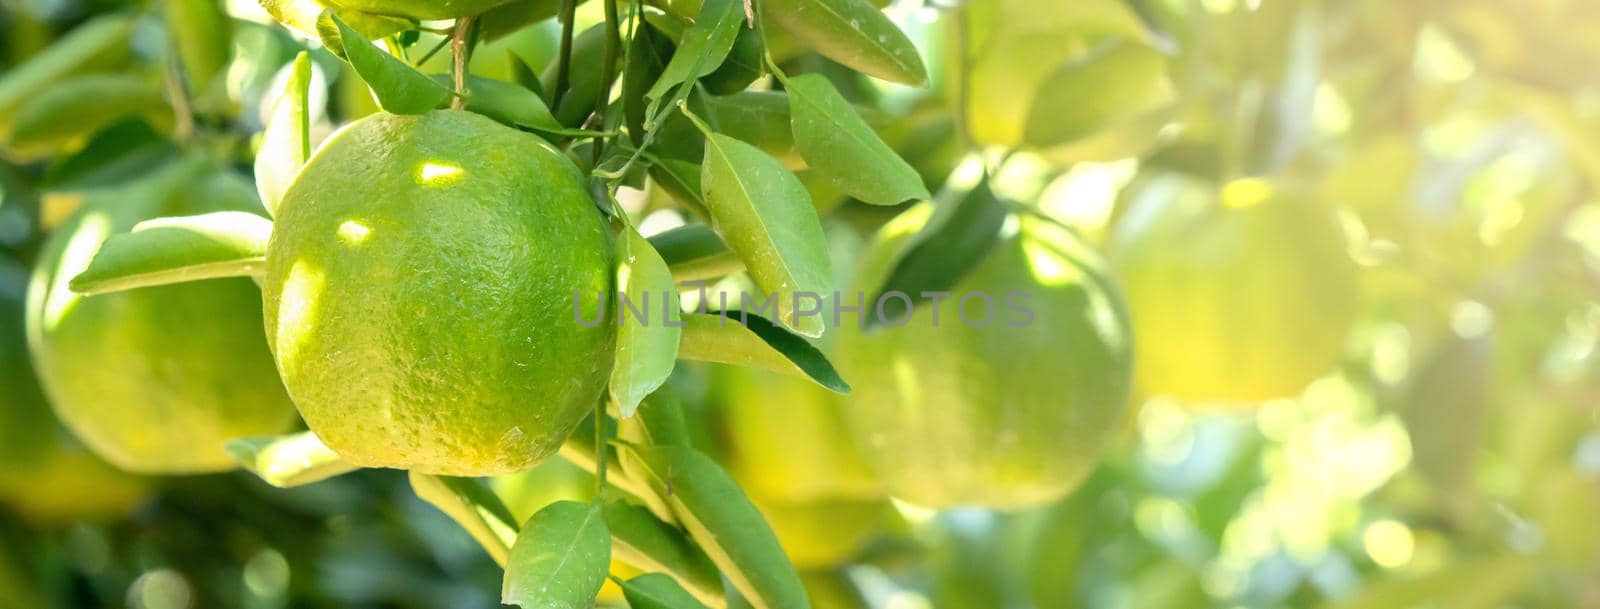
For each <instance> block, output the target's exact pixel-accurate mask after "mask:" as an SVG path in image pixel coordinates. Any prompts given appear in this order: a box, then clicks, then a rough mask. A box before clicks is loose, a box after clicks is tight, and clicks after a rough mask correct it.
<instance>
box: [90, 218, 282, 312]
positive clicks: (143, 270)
mask: <svg viewBox="0 0 1600 609" xmlns="http://www.w3.org/2000/svg"><path fill="white" fill-rule="evenodd" d="M271 234H272V222H270V221H268V220H267V219H265V218H262V217H261V216H257V215H255V214H252V213H248V212H242V211H220V212H213V213H209V214H202V215H198V216H181V217H176V218H157V219H155V220H146V221H144V222H140V223H138V224H136V225H134V227H133V231H132V232H128V233H123V234H118V235H112V236H111V238H110V239H107V240H106V242H105V245H103V246H101V247H100V252H99V253H97V254H95V257H94V260H93V261H91V262H90V263H89V268H87V269H85V270H84V271H83V272H82V273H79V274H78V276H76V277H73V278H72V281H71V283H70V284H69V286H70V287H71V288H72V291H74V292H77V293H79V294H104V293H106V292H119V291H122V290H130V289H133V288H142V287H146V286H153V285H166V284H170V283H182V282H185V281H195V280H199V279H212V278H216V277H244V276H252V275H257V274H260V273H261V272H262V270H263V268H264V266H265V264H266V255H267V237H268V236H269V235H271Z"/></svg>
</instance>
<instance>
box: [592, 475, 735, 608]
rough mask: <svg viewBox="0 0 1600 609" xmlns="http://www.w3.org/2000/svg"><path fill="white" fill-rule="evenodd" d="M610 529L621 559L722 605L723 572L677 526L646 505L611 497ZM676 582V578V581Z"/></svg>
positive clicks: (607, 509) (608, 509)
mask: <svg viewBox="0 0 1600 609" xmlns="http://www.w3.org/2000/svg"><path fill="white" fill-rule="evenodd" d="M605 517H606V527H607V528H609V529H610V530H611V551H612V552H613V553H614V554H615V555H616V557H617V559H618V560H621V561H622V562H624V563H626V564H628V565H629V566H632V567H634V568H636V569H639V570H641V571H653V572H659V573H664V574H666V575H668V576H671V577H670V579H676V580H677V582H682V583H683V586H684V587H686V588H687V589H688V590H691V591H692V592H686V593H685V594H693V596H692V597H691V598H698V599H700V601H701V602H704V603H707V604H711V605H718V606H720V605H722V604H723V603H724V602H725V601H724V600H723V596H722V575H721V574H719V573H718V572H717V566H716V565H715V564H714V563H712V562H711V557H709V556H706V553H705V552H702V551H701V550H700V548H699V547H698V546H696V545H694V543H693V542H691V541H689V537H688V536H687V535H686V534H685V533H684V532H683V531H681V530H679V529H678V528H677V527H674V526H672V525H670V524H667V523H665V522H662V521H661V520H660V519H658V518H656V517H655V516H654V515H652V514H651V513H650V510H648V509H645V508H644V507H641V506H637V505H633V504H630V503H626V502H622V501H612V502H610V503H608V504H606V507H605ZM677 582H674V584H676V583H677Z"/></svg>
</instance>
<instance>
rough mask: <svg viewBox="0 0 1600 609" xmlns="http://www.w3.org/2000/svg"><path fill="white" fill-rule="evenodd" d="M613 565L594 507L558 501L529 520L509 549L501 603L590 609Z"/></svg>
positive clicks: (597, 507)
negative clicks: (509, 554)
mask: <svg viewBox="0 0 1600 609" xmlns="http://www.w3.org/2000/svg"><path fill="white" fill-rule="evenodd" d="M610 565H611V534H610V533H609V532H607V530H606V520H605V517H604V516H603V513H602V511H601V509H600V504H598V503H578V502H576V501H557V502H555V503H552V504H550V505H547V506H545V507H544V509H541V510H539V511H538V512H537V513H535V514H534V515H533V517H532V518H529V519H528V523H527V524H526V525H525V526H523V527H522V533H520V534H519V535H517V542H516V545H513V546H512V547H511V559H510V561H509V562H507V563H506V576H505V585H504V586H503V587H502V589H501V594H500V597H501V598H500V602H503V603H505V604H508V605H517V606H519V607H524V608H525V609H588V608H589V607H592V606H594V597H595V595H597V594H599V593H600V586H601V585H603V584H604V583H605V581H606V572H607V569H609V568H610Z"/></svg>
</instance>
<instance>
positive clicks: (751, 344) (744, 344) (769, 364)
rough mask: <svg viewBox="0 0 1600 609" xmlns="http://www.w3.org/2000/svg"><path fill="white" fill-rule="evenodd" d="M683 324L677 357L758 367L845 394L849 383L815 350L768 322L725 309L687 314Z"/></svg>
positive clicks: (759, 317) (757, 317)
mask: <svg viewBox="0 0 1600 609" xmlns="http://www.w3.org/2000/svg"><path fill="white" fill-rule="evenodd" d="M741 319H742V320H743V321H744V322H745V323H742V324H741V323H740V320H741ZM683 321H684V324H685V325H684V328H683V340H682V341H681V342H679V343H678V358H679V359H686V360H691V361H700V362H716V363H719V364H733V365H735V366H750V367H753V368H761V369H764V370H771V371H773V372H780V373H783V374H788V375H790V376H796V377H799V378H803V379H808V380H810V381H811V382H813V383H816V384H818V385H821V386H822V387H824V388H827V389H828V390H830V391H833V392H835V393H850V385H849V383H846V382H844V379H842V378H840V377H839V372H838V371H837V370H835V369H834V367H833V363H832V362H829V361H828V357H827V356H826V355H823V354H822V351H821V350H820V349H817V348H816V346H814V345H812V344H811V343H810V342H808V341H806V339H804V338H801V337H800V336H797V335H795V334H794V333H792V332H790V331H788V330H787V329H785V328H784V327H783V326H780V325H778V324H776V323H773V322H772V320H769V319H767V318H765V317H762V316H760V315H754V314H750V313H747V312H744V311H737V310H731V311H723V312H720V313H709V314H707V313H691V314H687V315H684V316H683Z"/></svg>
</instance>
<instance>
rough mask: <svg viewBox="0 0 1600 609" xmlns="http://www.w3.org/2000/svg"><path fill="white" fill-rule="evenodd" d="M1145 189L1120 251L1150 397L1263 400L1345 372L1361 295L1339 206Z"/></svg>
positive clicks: (1120, 272)
mask: <svg viewBox="0 0 1600 609" xmlns="http://www.w3.org/2000/svg"><path fill="white" fill-rule="evenodd" d="M1135 188H1136V190H1135V193H1134V194H1133V195H1132V200H1131V201H1130V203H1129V205H1128V207H1127V208H1126V209H1125V210H1124V211H1123V212H1122V217H1121V219H1120V222H1119V224H1118V226H1117V227H1116V228H1115V229H1114V230H1113V233H1112V235H1111V239H1110V240H1111V243H1110V245H1109V251H1110V253H1109V254H1108V255H1109V257H1110V259H1111V261H1112V267H1113V268H1114V269H1115V271H1116V274H1117V278H1118V279H1120V280H1121V281H1122V285H1123V289H1124V290H1125V292H1126V294H1127V297H1128V308H1129V311H1130V312H1131V314H1132V318H1133V334H1134V353H1135V361H1136V363H1135V366H1134V368H1135V371H1136V372H1135V379H1136V381H1135V386H1136V387H1137V388H1138V390H1139V391H1140V392H1141V393H1142V394H1144V395H1146V396H1167V397H1172V398H1175V399H1179V400H1184V401H1188V402H1233V403H1240V404H1250V403H1258V402H1260V401H1262V400H1268V399H1272V398H1284V397H1290V396H1293V395H1295V394H1298V393H1299V392H1300V391H1301V390H1303V389H1305V387H1306V385H1307V384H1309V383H1310V382H1311V381H1312V380H1313V379H1316V378H1317V377H1319V376H1322V375H1323V374H1326V373H1328V372H1330V371H1332V370H1333V369H1334V367H1335V365H1336V364H1337V363H1338V362H1339V356H1340V355H1341V354H1342V353H1343V351H1344V344H1345V336H1346V334H1347V333H1348V331H1349V329H1350V327H1351V324H1352V323H1353V322H1354V321H1355V318H1356V315H1357V310H1358V309H1357V307H1358V303H1359V302H1360V294H1359V293H1358V289H1359V284H1358V282H1357V274H1356V266H1355V264H1354V262H1352V261H1351V260H1350V257H1349V255H1348V254H1346V247H1345V241H1344V237H1343V236H1342V234H1341V233H1340V228H1339V225H1338V224H1337V220H1336V218H1335V217H1334V215H1333V213H1332V211H1331V210H1329V209H1328V208H1327V207H1325V206H1322V205H1320V204H1318V203H1316V202H1314V201H1310V200H1305V199H1301V198H1297V197H1294V196H1292V195H1287V194H1284V193H1277V192H1274V191H1273V190H1272V188H1273V187H1272V186H1271V185H1270V184H1269V183H1268V182H1266V181H1264V180H1260V179H1245V180H1240V181H1235V182H1231V183H1229V184H1227V185H1225V186H1222V187H1220V188H1218V187H1213V186H1211V185H1209V184H1206V183H1203V182H1199V181H1196V180H1192V179H1186V178H1182V177H1178V176H1165V177H1154V178H1151V179H1150V181H1149V182H1148V183H1145V184H1142V185H1139V186H1136V187H1135Z"/></svg>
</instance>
